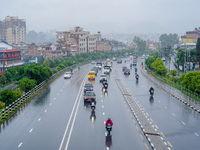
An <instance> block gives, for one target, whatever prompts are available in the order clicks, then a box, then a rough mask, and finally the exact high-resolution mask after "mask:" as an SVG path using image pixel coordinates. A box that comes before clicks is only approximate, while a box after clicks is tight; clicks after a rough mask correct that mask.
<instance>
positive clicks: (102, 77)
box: [99, 74, 107, 82]
mask: <svg viewBox="0 0 200 150" xmlns="http://www.w3.org/2000/svg"><path fill="white" fill-rule="evenodd" d="M103 80H107V76H106V75H105V74H102V75H101V76H100V80H99V82H102V81H103Z"/></svg>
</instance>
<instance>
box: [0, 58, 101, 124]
mask: <svg viewBox="0 0 200 150" xmlns="http://www.w3.org/2000/svg"><path fill="white" fill-rule="evenodd" d="M102 60H105V59H102ZM90 62H91V61H86V62H82V63H79V64H74V65H72V66H69V67H67V68H64V69H62V70H60V71H59V72H57V73H55V74H54V75H52V76H51V77H50V78H49V79H48V80H45V81H43V82H42V83H40V84H39V85H37V86H36V87H34V88H33V89H32V90H30V91H29V92H27V93H25V94H24V95H22V96H21V97H20V98H18V99H17V100H15V102H13V103H12V104H10V105H9V106H7V107H6V108H5V109H2V110H0V121H1V120H2V119H6V118H8V117H9V116H10V115H11V114H12V113H14V112H15V111H17V110H18V109H19V108H21V106H23V105H24V104H26V103H27V102H28V101H29V98H30V97H32V96H33V95H34V94H35V93H36V92H38V91H39V90H41V89H42V88H43V87H45V86H46V85H47V84H49V83H50V82H51V81H52V80H54V79H55V78H56V77H58V76H60V75H61V74H63V73H64V72H66V71H67V70H70V68H71V67H72V68H75V67H77V66H78V65H80V66H83V65H86V64H88V63H90Z"/></svg>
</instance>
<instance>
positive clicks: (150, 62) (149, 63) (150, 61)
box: [146, 57, 155, 69]
mask: <svg viewBox="0 0 200 150" xmlns="http://www.w3.org/2000/svg"><path fill="white" fill-rule="evenodd" d="M154 61H155V59H154V58H153V57H148V58H147V60H146V64H147V66H148V68H150V69H152V66H151V64H152V63H153V62H154Z"/></svg>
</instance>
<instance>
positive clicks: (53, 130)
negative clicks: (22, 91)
mask: <svg viewBox="0 0 200 150" xmlns="http://www.w3.org/2000/svg"><path fill="white" fill-rule="evenodd" d="M76 72H77V73H74V75H73V77H72V78H71V79H69V80H64V79H63V76H61V77H59V78H58V79H57V80H55V81H54V82H53V83H51V84H50V85H49V87H48V90H46V91H45V92H44V94H43V95H42V96H41V97H40V98H37V99H36V100H33V101H32V102H31V103H30V104H29V106H28V107H26V108H25V109H24V110H23V111H20V114H18V115H17V116H15V117H14V119H12V120H11V121H10V122H9V124H8V125H6V126H5V127H4V128H1V133H0V144H1V148H2V149H16V148H17V147H20V149H58V148H59V145H60V142H61V139H62V136H63V131H64V129H65V127H66V124H67V121H68V118H69V116H70V113H71V110H72V106H73V104H74V101H75V99H76V95H77V93H78V90H79V88H80V84H81V82H82V80H83V76H82V74H86V73H87V67H85V69H84V70H83V69H82V70H81V71H80V72H78V71H76Z"/></svg>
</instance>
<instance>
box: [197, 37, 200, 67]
mask: <svg viewBox="0 0 200 150" xmlns="http://www.w3.org/2000/svg"><path fill="white" fill-rule="evenodd" d="M196 50H197V52H198V53H197V55H198V56H197V58H199V64H200V38H198V40H197V44H196Z"/></svg>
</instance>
